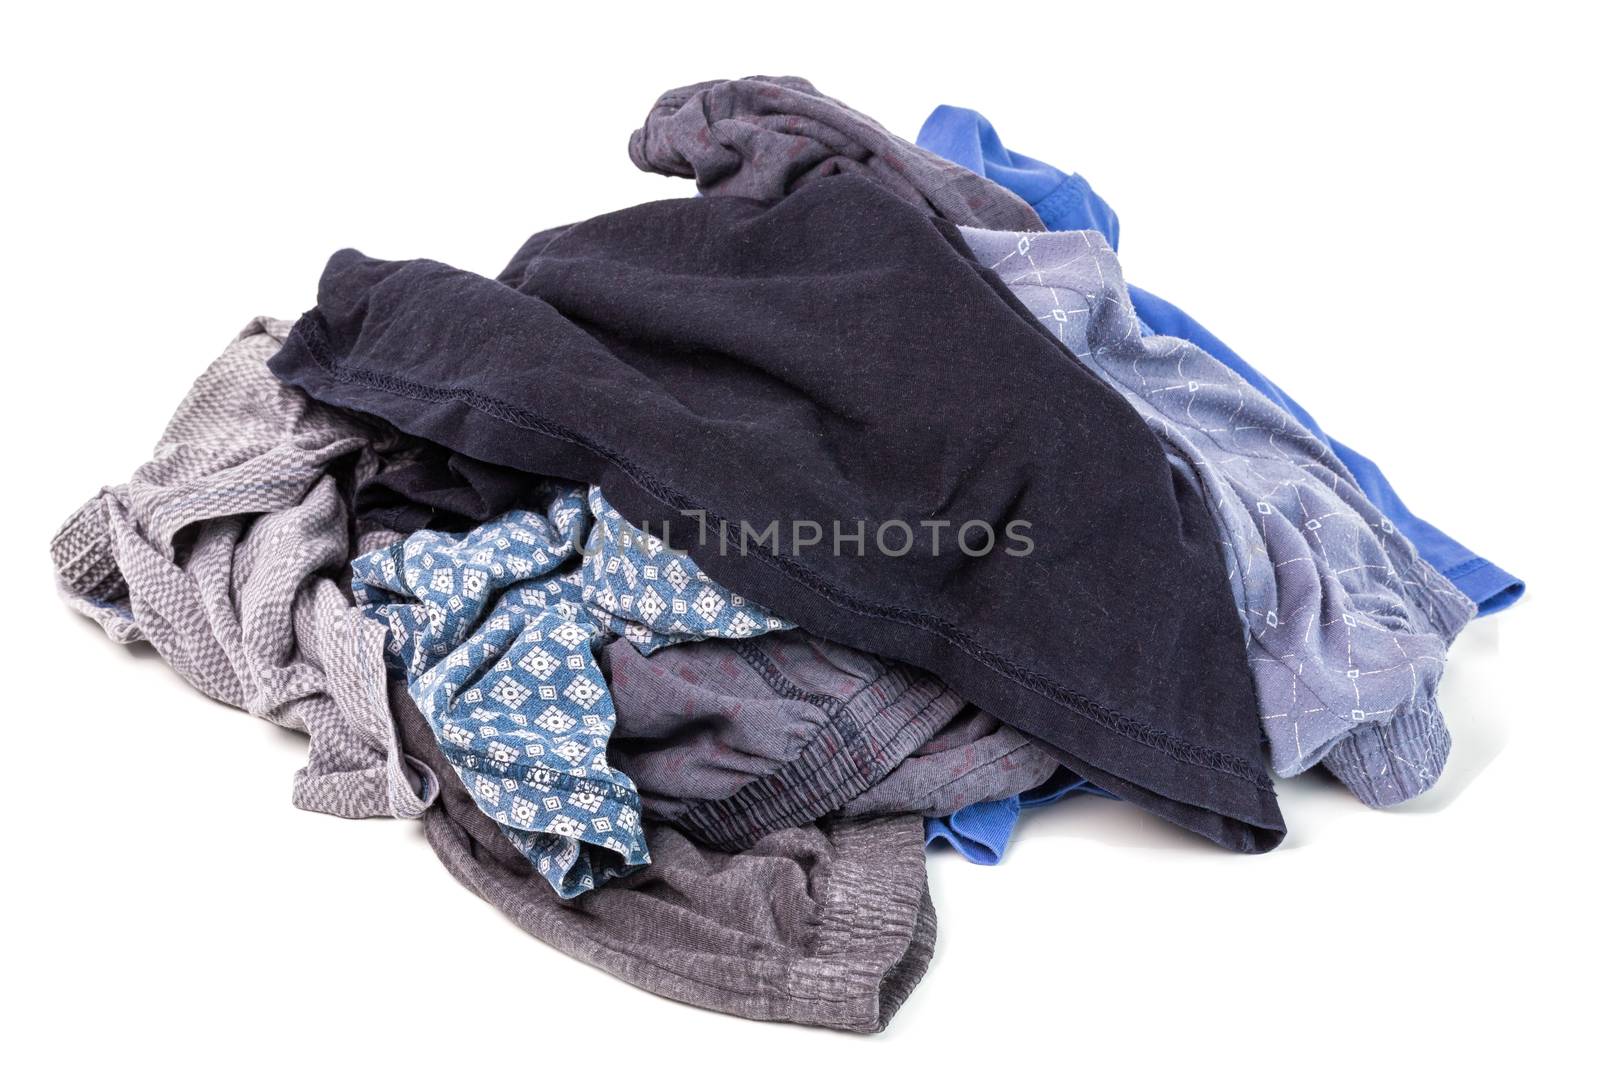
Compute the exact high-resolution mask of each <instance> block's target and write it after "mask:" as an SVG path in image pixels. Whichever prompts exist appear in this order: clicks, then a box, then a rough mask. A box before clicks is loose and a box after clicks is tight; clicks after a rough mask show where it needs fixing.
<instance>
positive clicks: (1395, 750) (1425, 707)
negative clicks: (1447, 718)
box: [1322, 695, 1450, 808]
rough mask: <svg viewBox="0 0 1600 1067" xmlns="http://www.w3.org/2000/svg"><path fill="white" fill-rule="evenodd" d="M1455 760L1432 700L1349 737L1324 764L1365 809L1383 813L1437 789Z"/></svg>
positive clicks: (1364, 728)
mask: <svg viewBox="0 0 1600 1067" xmlns="http://www.w3.org/2000/svg"><path fill="white" fill-rule="evenodd" d="M1449 756H1450V731H1449V730H1448V729H1447V728H1446V727H1445V724H1444V716H1442V715H1440V714H1439V708H1438V706H1437V704H1436V703H1435V702H1434V700H1433V698H1432V696H1431V695H1430V696H1429V697H1427V698H1426V699H1424V700H1419V701H1418V702H1417V703H1416V704H1412V705H1410V706H1408V707H1405V708H1402V709H1401V710H1400V711H1399V712H1397V713H1396V714H1395V715H1394V716H1393V717H1392V718H1390V719H1389V721H1387V722H1382V723H1372V724H1371V725H1368V726H1364V727H1362V728H1361V729H1359V730H1356V731H1354V732H1353V733H1350V734H1348V735H1347V736H1346V737H1345V738H1344V739H1343V740H1341V741H1340V742H1339V743H1338V744H1336V745H1334V746H1333V748H1331V749H1329V750H1328V754H1327V755H1326V756H1324V757H1323V760H1322V765H1323V766H1324V767H1326V768H1327V769H1328V770H1330V771H1332V772H1333V774H1334V776H1335V777H1336V778H1338V779H1339V781H1341V782H1343V783H1344V784H1345V786H1346V787H1347V788H1348V789H1349V790H1350V792H1352V793H1354V794H1355V795H1356V798H1357V799H1358V800H1360V801H1361V802H1362V803H1363V804H1368V805H1371V806H1372V807H1374V808H1383V807H1388V806H1389V805H1391V804H1399V803H1400V802H1401V801H1404V800H1410V799H1411V798H1412V797H1415V796H1420V795H1421V794H1423V793H1425V792H1427V791H1428V790H1429V789H1431V788H1433V785H1434V783H1435V782H1437V781H1438V780H1439V775H1440V774H1442V773H1444V764H1445V760H1446V759H1448V758H1449Z"/></svg>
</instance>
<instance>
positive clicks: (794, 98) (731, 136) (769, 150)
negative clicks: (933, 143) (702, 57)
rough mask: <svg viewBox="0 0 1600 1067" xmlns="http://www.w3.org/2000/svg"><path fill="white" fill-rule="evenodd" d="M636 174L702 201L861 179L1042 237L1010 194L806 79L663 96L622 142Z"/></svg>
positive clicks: (960, 215)
mask: <svg viewBox="0 0 1600 1067" xmlns="http://www.w3.org/2000/svg"><path fill="white" fill-rule="evenodd" d="M628 156H629V158H631V159H632V160H633V162H634V165H635V166H637V167H638V168H639V169H640V170H647V171H653V172H655V173H657V174H668V175H675V176H677V177H682V178H694V179H695V183H696V184H697V185H698V186H699V188H700V191H701V192H702V193H705V194H707V195H708V196H710V195H722V196H748V197H753V198H755V199H758V200H779V199H782V198H783V197H785V196H787V195H788V194H789V193H791V192H793V191H794V190H795V189H797V188H799V187H800V186H802V185H804V184H806V183H807V182H810V181H814V180H815V179H817V178H823V177H827V176H828V175H832V174H851V173H866V174H867V176H868V177H870V178H872V179H873V180H874V181H876V182H878V183H880V184H882V185H883V186H885V187H886V188H888V189H889V190H891V191H892V192H893V193H894V194H895V195H896V196H899V197H901V198H902V199H904V200H907V201H909V202H910V203H913V204H916V205H917V206H918V207H921V208H923V209H924V210H926V211H929V212H931V213H933V214H935V215H938V216H940V217H941V218H946V219H949V220H950V221H952V222H958V223H965V224H968V225H973V226H982V227H985V228H987V229H996V230H1043V229H1044V223H1042V222H1040V221H1039V216H1038V214H1037V213H1035V212H1034V210H1033V208H1031V207H1029V206H1028V205H1027V203H1026V202H1025V201H1023V199H1022V198H1021V197H1019V196H1017V195H1016V194H1015V193H1013V192H1011V191H1010V190H1009V189H1006V188H1004V187H1003V186H1000V185H998V184H996V183H995V182H992V181H990V180H989V179H987V178H985V177H983V176H981V175H978V174H974V173H973V172H972V171H970V170H967V169H966V168H965V167H962V166H959V165H957V164H955V163H951V162H950V161H949V160H946V159H941V158H940V157H939V156H936V155H934V154H933V153H932V152H928V151H925V150H924V149H921V148H918V147H917V146H916V145H914V144H912V143H911V142H909V141H906V140H902V139H901V138H899V137H896V136H895V135H894V134H892V133H890V132H889V131H888V130H886V129H884V128H883V127H882V126H880V125H878V124H877V123H876V122H874V121H873V120H871V119H869V118H868V117H867V116H865V115H863V114H861V113H860V112H858V111H855V110H853V109H851V108H850V107H847V106H846V105H844V104H842V103H840V102H839V101H837V100H834V99H831V98H829V97H826V96H824V95H822V93H820V92H818V91H817V88H816V86H814V85H812V84H811V83H810V82H808V81H806V80H805V79H804V78H790V77H752V78H740V79H738V80H733V81H707V82H700V83H699V84H697V85H686V86H684V87H683V88H681V89H673V90H671V91H669V92H666V93H663V94H661V98H660V99H658V100H657V101H656V102H655V105H654V106H653V107H651V109H650V113H649V115H648V116H646V118H645V121H644V125H643V126H642V127H640V128H639V129H638V130H635V131H634V133H633V136H632V137H631V138H629V141H628Z"/></svg>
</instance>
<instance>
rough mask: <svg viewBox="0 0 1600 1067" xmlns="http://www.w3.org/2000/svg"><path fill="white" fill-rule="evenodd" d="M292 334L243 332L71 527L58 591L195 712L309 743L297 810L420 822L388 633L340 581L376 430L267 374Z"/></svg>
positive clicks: (62, 540)
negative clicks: (137, 460)
mask: <svg viewBox="0 0 1600 1067" xmlns="http://www.w3.org/2000/svg"><path fill="white" fill-rule="evenodd" d="M290 325H291V324H290V323H287V322H281V321H278V320H275V319H266V318H260V319H256V320H254V321H253V322H251V323H250V324H249V325H248V326H246V327H245V328H244V330H243V331H242V332H241V333H240V334H239V336H238V337H237V338H236V339H235V340H234V341H233V343H232V344H230V345H229V346H228V347H227V349H226V350H225V351H224V352H223V354H222V355H221V357H219V358H218V359H217V360H216V361H215V362H214V363H212V364H211V366H210V367H209V368H208V369H207V370H206V372H205V373H204V374H202V375H201V376H200V378H199V380H198V381H196V382H195V384H194V386H193V388H192V389H190V391H189V394H188V395H187V396H186V397H185V398H184V400H183V403H182V404H181V405H180V406H179V408H178V410H177V413H176V414H174V415H173V417H172V420H171V422H170V423H169V424H168V425H167V429H166V431H165V432H164V433H163V434H162V436H161V440H160V441H159V442H158V443H157V445H156V450H155V455H154V457H153V458H152V459H150V460H149V461H148V462H146V463H145V464H143V465H142V466H140V467H139V468H138V469H137V470H136V471H134V473H133V475H132V477H131V478H129V480H128V481H127V482H126V483H125V484H123V485H118V486H113V487H110V488H107V489H104V490H102V491H101V492H100V493H99V494H98V495H97V496H95V497H94V499H92V500H90V501H89V502H88V503H86V504H84V505H83V506H82V507H81V508H79V509H78V511H77V512H76V513H74V514H73V515H72V517H71V518H69V519H68V520H67V521H66V523H65V525H63V526H62V528H61V530H60V531H59V532H58V533H57V534H56V535H55V537H54V539H53V540H52V542H51V545H50V554H51V558H52V560H53V562H54V564H55V571H56V579H57V586H58V588H59V590H60V592H61V594H62V596H63V598H64V599H65V600H66V602H67V603H68V604H69V605H71V606H72V607H73V608H75V609H76V610H78V611H80V612H82V613H83V614H85V615H87V616H88V617H89V618H91V619H93V620H94V621H96V622H97V623H99V624H100V625H101V626H102V627H103V628H104V629H105V631H106V634H107V635H108V636H109V637H110V638H111V639H112V640H113V641H116V642H118V643H121V644H130V643H133V642H136V641H148V642H149V643H150V644H151V645H152V646H154V648H155V649H156V651H157V652H159V653H160V654H161V656H162V658H163V659H165V660H166V661H167V662H168V663H169V664H171V665H172V667H173V669H174V670H176V671H177V672H178V673H179V674H180V675H182V676H183V677H184V679H185V680H186V681H188V682H189V683H190V684H191V685H193V686H194V687H195V688H196V689H199V690H200V691H201V692H203V693H205V694H206V695H207V696H209V697H212V698H213V699H216V700H220V701H222V702H223V703H226V704H231V705H233V706H234V707H238V708H242V709H244V710H245V711H247V712H249V713H250V714H252V715H256V716H259V717H261V718H263V719H267V720H268V721H270V722H274V723H277V724H278V725H280V726H286V727H289V728H291V729H295V730H300V731H302V732H304V733H306V734H307V735H309V737H310V741H311V744H310V750H309V755H308V761H307V764H306V766H305V767H304V768H303V769H302V770H300V771H298V772H297V773H296V774H295V781H294V791H293V800H294V803H295V805H296V806H297V807H301V808H305V809H307V810H310V811H320V812H326V813H328V814H331V815H339V816H344V817H346V818H363V817H368V816H377V815H392V816H397V817H401V818H415V817H416V816H418V815H420V814H421V813H422V811H423V809H424V808H426V807H427V806H428V804H429V803H430V802H431V801H432V799H433V798H434V797H435V796H436V795H437V793H438V783H437V781H436V779H435V777H434V775H433V772H432V771H431V770H429V769H428V767H427V766H426V765H425V764H421V763H418V762H414V761H408V760H406V759H405V758H404V757H403V755H402V754H401V751H400V747H399V741H398V737H397V735H396V732H395V726H394V720H393V718H392V717H391V715H390V712H389V702H388V694H387V682H386V677H385V670H384V663H383V642H384V640H385V638H386V636H387V635H386V631H385V630H384V628H383V627H382V626H380V625H378V624H377V623H376V622H373V621H372V620H370V619H368V618H367V617H366V616H365V615H364V614H363V613H361V612H360V611H358V610H357V609H356V608H355V607H354V606H353V605H352V604H351V602H350V600H349V598H348V596H347V595H346V593H345V592H344V590H342V589H341V588H340V586H339V584H338V581H337V580H336V579H337V578H338V577H339V576H340V575H341V573H342V572H344V571H345V570H346V568H347V565H348V563H349V560H350V558H351V556H352V555H353V554H354V553H355V552H356V551H357V550H358V545H357V543H356V542H357V537H356V533H355V524H354V522H353V519H352V516H351V514H350V510H349V508H348V506H347V499H348V485H349V483H350V481H351V479H354V478H360V477H362V476H363V475H365V474H367V473H368V468H370V465H371V464H373V463H375V462H376V460H375V459H374V458H373V454H372V451H371V448H370V447H369V446H370V445H371V444H372V432H373V431H372V429H371V428H370V427H369V426H368V425H366V424H364V423H362V422H358V421H356V420H354V419H352V418H351V417H349V416H348V415H346V414H345V413H343V412H340V411H337V410H335V409H333V408H329V407H327V406H325V405H322V404H318V403H316V402H315V401H312V400H311V399H309V398H308V397H307V396H306V395H305V394H303V393H301V392H299V391H298V390H295V389H288V388H285V387H284V386H283V385H282V384H281V383H280V382H279V381H278V380H277V379H276V378H274V377H273V376H272V374H271V373H269V372H268V371H267V368H266V359H267V357H268V356H270V355H272V353H274V352H276V351H277V350H278V348H279V346H280V345H281V343H282V341H283V338H284V337H285V336H287V334H288V331H289V327H290ZM383 537H384V535H382V534H377V533H374V534H373V535H372V536H371V537H370V538H367V543H364V544H361V545H360V546H359V550H361V551H365V550H368V549H371V548H376V547H379V545H380V544H381V543H382V539H383Z"/></svg>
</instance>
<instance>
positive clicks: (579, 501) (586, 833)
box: [351, 486, 789, 897]
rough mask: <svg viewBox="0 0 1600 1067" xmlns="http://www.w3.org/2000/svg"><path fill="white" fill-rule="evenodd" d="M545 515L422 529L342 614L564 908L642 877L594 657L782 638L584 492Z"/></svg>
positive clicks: (560, 497)
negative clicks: (371, 633) (371, 626)
mask: <svg viewBox="0 0 1600 1067" xmlns="http://www.w3.org/2000/svg"><path fill="white" fill-rule="evenodd" d="M546 495H547V497H548V503H547V504H546V506H545V508H544V510H543V512H542V513H536V512H532V511H514V512H511V513H510V514H508V515H504V516H502V517H501V518H499V519H497V520H495V521H494V522H491V523H487V524H485V525H483V526H480V527H478V528H476V529H474V530H471V531H468V532H467V533H464V534H460V535H455V534H449V533H443V532H440V531H436V530H422V531H418V532H417V533H415V534H412V535H411V536H410V537H408V538H406V539H405V540H404V541H403V542H401V543H399V544H396V545H393V546H391V547H390V548H387V549H382V550H380V551H378V552H374V553H372V554H370V555H367V556H363V557H361V558H360V559H357V560H356V561H355V562H354V563H353V564H352V570H353V576H352V580H351V589H352V592H353V593H354V595H355V598H356V602H357V603H359V604H361V605H363V606H364V607H365V608H366V609H367V611H368V612H369V613H371V614H372V616H373V617H374V618H376V619H379V620H382V621H383V622H384V623H385V624H386V625H387V627H388V630H389V634H390V640H389V644H388V652H389V654H390V655H391V656H392V657H393V658H394V660H395V661H396V662H397V663H398V664H399V665H400V667H401V669H403V670H404V671H405V674H406V677H407V679H408V680H409V682H410V688H411V695H412V697H413V698H414V699H415V700H416V702H417V704H418V706H419V707H421V708H422V709H423V710H424V711H426V713H427V716H428V722H429V723H430V725H432V726H433V728H434V730H435V732H436V733H437V734H438V737H439V743H440V747H441V748H442V749H443V750H444V752H445V754H446V756H447V757H448V759H449V760H450V764H451V766H452V767H453V768H454V769H455V772H456V774H457V775H459V776H460V778H461V780H462V781H463V782H464V783H466V784H467V785H468V786H469V787H470V788H471V790H472V795H473V797H474V799H475V800H476V801H477V804H478V806H479V807H480V808H482V809H483V811H484V813H485V814H487V815H488V816H490V817H491V818H493V819H494V820H495V821H496V822H498V823H499V824H500V827H501V830H502V831H503V832H504V833H505V835H506V836H507V837H508V838H509V839H510V840H511V842H512V843H513V844H514V845H515V846H516V847H517V849H518V851H520V852H522V854H523V855H525V856H526V857H527V858H528V860H529V861H530V862H531V863H533V864H534V866H535V867H536V868H537V870H538V871H539V873H540V874H542V875H544V876H545V877H546V878H547V879H549V881H550V884H551V886H553V887H554V888H555V890H556V891H557V892H558V893H559V894H560V895H561V896H563V897H573V896H577V895H578V894H579V893H582V892H585V891H587V890H590V889H593V888H594V887H595V886H596V885H598V884H600V883H602V882H604V881H605V880H607V879H608V878H612V877H615V876H616V875H618V874H621V873H625V872H626V871H628V870H630V869H631V868H633V867H636V866H639V865H641V864H644V863H648V862H649V861H650V856H649V850H648V849H647V848H646V847H645V843H644V829H643V827H642V825H641V814H642V813H641V808H640V802H639V794H638V791H637V790H636V789H635V787H634V784H633V782H632V781H631V780H629V778H628V776H627V775H626V774H624V773H622V772H621V771H618V770H615V769H614V768H613V767H612V766H611V762H610V758H609V756H608V753H607V751H606V749H607V744H608V742H609V740H610V737H611V732H612V730H613V729H615V727H616V722H617V716H616V709H615V706H614V705H613V704H612V701H611V694H610V691H609V689H608V687H607V683H606V678H605V675H604V674H603V673H602V672H601V670H600V664H599V661H598V659H597V658H596V652H597V650H598V649H599V648H600V646H601V645H603V644H604V643H606V642H608V641H610V640H613V639H615V638H616V637H618V636H622V637H625V638H626V639H627V640H628V642H629V643H630V644H632V645H634V646H635V647H637V648H639V649H640V650H641V651H643V652H653V651H655V650H657V649H660V648H663V647H666V646H667V645H670V644H675V643H677V642H681V641H701V640H705V639H707V638H713V637H730V638H740V637H749V636H751V635H753V634H758V633H771V632H772V631H774V630H780V629H786V628H788V626H789V624H788V623H786V622H784V621H783V620H782V619H779V618H776V617H774V616H773V615H771V614H770V613H769V612H767V611H765V610H764V609H762V608H760V607H758V606H756V605H754V604H750V603H748V602H746V601H745V600H744V598H743V597H740V596H738V595H737V594H735V593H730V592H728V591H727V590H725V589H722V588H720V587H719V586H717V585H716V583H714V582H712V581H711V580H710V579H708V578H707V577H706V576H705V575H704V574H703V573H701V572H700V570H699V568H698V567H696V566H695V565H694V563H693V561H691V560H689V559H688V558H687V557H685V556H682V555H679V554H676V553H672V552H670V551H669V550H668V549H667V547H666V546H665V545H664V544H663V543H662V542H661V540H660V539H659V538H656V537H652V536H650V535H648V534H645V533H643V532H642V531H640V530H637V529H634V528H633V527H632V526H629V525H628V524H627V522H626V521H624V520H623V519H622V517H621V516H620V515H618V514H617V512H616V510H615V509H614V508H612V507H610V506H609V505H608V504H606V502H605V499H604V498H603V497H602V496H601V495H600V492H599V490H598V489H589V490H584V489H582V488H579V487H563V486H555V487H552V488H551V489H550V491H549V492H548V493H547V494H546Z"/></svg>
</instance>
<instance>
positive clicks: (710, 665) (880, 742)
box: [600, 630, 1059, 850]
mask: <svg viewBox="0 0 1600 1067" xmlns="http://www.w3.org/2000/svg"><path fill="white" fill-rule="evenodd" d="M600 659H601V666H602V669H603V670H604V671H605V674H606V678H607V681H608V683H609V685H610V688H611V697H612V701H613V702H614V704H615V706H616V711H617V726H616V730H615V732H614V733H613V734H612V737H611V746H610V749H609V752H608V756H609V758H610V759H611V761H612V763H613V765H614V766H616V767H617V768H618V769H619V770H621V771H623V772H624V773H626V774H627V775H628V777H629V778H631V779H632V780H633V782H634V784H635V785H636V786H637V787H638V789H639V793H640V797H641V799H642V800H643V802H644V808H645V811H646V813H647V814H648V815H649V816H650V817H652V818H655V819H660V820H663V821H667V822H671V823H673V824H674V825H675V826H677V827H678V828H679V829H682V830H684V831H685V832H686V833H688V834H689V835H690V836H692V837H694V838H696V839H697V840H699V841H702V842H704V843H706V844H709V845H712V846H714V847H717V848H723V849H727V850H738V849H743V848H748V847H750V846H751V845H752V844H753V843H754V842H755V841H757V840H759V839H761V838H762V837H764V836H766V835H767V834H770V833H772V832H773V831H775V830H780V829H783V828H785V827H790V826H802V825H805V824H806V823H810V822H813V821H815V820H816V819H818V818H819V817H821V816H823V815H827V814H830V813H834V812H838V811H844V812H846V813H849V814H851V815H885V814H898V813H910V814H917V815H924V816H935V815H947V814H949V813H950V812H952V811H954V810H956V809H957V808H959V807H962V806H964V805H965V804H968V803H972V802H974V801H977V800H997V799H999V798H1001V797H1005V796H1012V795H1015V794H1016V793H1018V792H1021V791H1023V790H1026V789H1031V788H1032V787H1034V786H1035V785H1038V784H1039V783H1040V782H1042V781H1044V780H1045V779H1046V778H1048V777H1049V776H1050V774H1051V773H1053V772H1054V771H1055V770H1056V768H1057V767H1058V766H1059V764H1058V763H1057V762H1056V761H1055V760H1053V759H1051V758H1050V757H1049V756H1048V755H1046V754H1044V753H1043V752H1042V751H1040V750H1039V749H1037V748H1035V747H1034V746H1032V745H1031V744H1030V743H1029V742H1028V740H1027V738H1026V737H1025V736H1024V735H1023V734H1021V733H1019V732H1017V731H1016V730H1013V729H1011V728H1010V727H1006V726H1002V725H1001V724H1000V723H999V722H997V721H996V720H994V719H993V718H991V717H989V716H987V715H984V714H982V713H981V712H977V711H976V710H973V709H970V708H967V709H965V710H964V704H963V701H962V700H961V698H960V697H958V696H957V695H956V694H955V693H953V692H951V691H950V689H949V687H947V686H946V685H945V684H944V683H943V682H940V681H939V680H938V679H936V678H934V677H932V676H931V675H928V674H926V673H924V672H922V671H919V670H916V669H915V668H912V667H909V666H906V665H904V664H897V663H892V662H888V661H885V660H881V659H879V658H877V657H875V656H870V655H868V654H866V653H864V652H860V651H857V650H855V649H851V648H846V647H844V646H842V645H837V644H834V643H833V642H830V641H825V640H823V639H822V638H819V637H815V636H813V635H811V634H808V633H805V632H804V631H799V630H791V631H786V632H782V633H774V634H766V635H763V636H760V637H754V638H750V639H747V640H743V641H718V642H702V643H699V644H695V645H679V646H675V647H671V648H663V649H660V650H658V651H656V652H653V653H651V654H650V655H644V654H643V653H641V652H640V651H639V650H638V649H637V648H634V647H633V646H632V645H630V644H628V643H626V642H613V643H612V644H610V645H607V646H606V647H605V648H604V649H603V650H602V652H601V656H600Z"/></svg>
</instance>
